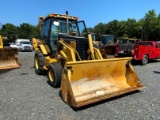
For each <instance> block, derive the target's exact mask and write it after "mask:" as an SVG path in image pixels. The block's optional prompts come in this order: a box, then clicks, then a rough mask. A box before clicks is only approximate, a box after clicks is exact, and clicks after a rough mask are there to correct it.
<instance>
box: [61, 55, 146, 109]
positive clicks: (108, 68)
mask: <svg viewBox="0 0 160 120" xmlns="http://www.w3.org/2000/svg"><path fill="white" fill-rule="evenodd" d="M130 60H131V58H130V57H126V58H114V59H104V60H88V61H76V62H67V63H66V65H65V67H64V72H63V75H62V84H61V96H62V99H63V100H64V101H65V102H66V103H68V104H69V105H70V106H72V107H82V106H85V105H88V104H91V103H95V102H98V101H101V100H105V99H108V98H111V97H115V96H119V95H122V94H124V93H129V92H132V91H136V90H139V89H142V88H143V85H142V84H141V83H140V81H139V78H138V76H137V74H136V73H135V71H134V69H133V67H132V65H131V64H130V62H129V61H130Z"/></svg>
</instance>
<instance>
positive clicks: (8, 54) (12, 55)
mask: <svg viewBox="0 0 160 120" xmlns="http://www.w3.org/2000/svg"><path fill="white" fill-rule="evenodd" d="M19 67H20V64H19V60H18V49H16V48H1V49H0V70H2V69H13V68H19Z"/></svg>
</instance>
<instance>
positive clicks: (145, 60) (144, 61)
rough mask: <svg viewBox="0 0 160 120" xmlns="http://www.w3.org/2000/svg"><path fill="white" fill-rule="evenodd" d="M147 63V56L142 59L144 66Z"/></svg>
mask: <svg viewBox="0 0 160 120" xmlns="http://www.w3.org/2000/svg"><path fill="white" fill-rule="evenodd" d="M147 62H148V58H147V56H145V57H144V60H143V63H145V64H146V63H147Z"/></svg>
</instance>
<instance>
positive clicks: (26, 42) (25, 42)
mask: <svg viewBox="0 0 160 120" xmlns="http://www.w3.org/2000/svg"><path fill="white" fill-rule="evenodd" d="M20 44H30V42H28V41H23V42H20Z"/></svg>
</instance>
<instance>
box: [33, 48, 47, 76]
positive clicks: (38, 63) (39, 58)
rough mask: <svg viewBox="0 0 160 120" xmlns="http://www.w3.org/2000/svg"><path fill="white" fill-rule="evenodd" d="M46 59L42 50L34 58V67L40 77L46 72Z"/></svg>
mask: <svg viewBox="0 0 160 120" xmlns="http://www.w3.org/2000/svg"><path fill="white" fill-rule="evenodd" d="M44 58H45V57H44V55H43V54H42V52H41V51H40V50H38V51H36V53H35V58H34V67H35V73H36V74H38V75H43V74H44V73H45V70H44V69H43V66H44Z"/></svg>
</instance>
